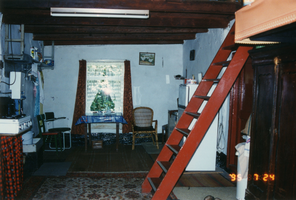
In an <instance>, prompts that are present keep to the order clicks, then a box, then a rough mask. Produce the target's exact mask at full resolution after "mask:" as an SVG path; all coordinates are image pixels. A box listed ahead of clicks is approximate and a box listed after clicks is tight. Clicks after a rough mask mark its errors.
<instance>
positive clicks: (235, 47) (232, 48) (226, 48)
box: [222, 44, 238, 51]
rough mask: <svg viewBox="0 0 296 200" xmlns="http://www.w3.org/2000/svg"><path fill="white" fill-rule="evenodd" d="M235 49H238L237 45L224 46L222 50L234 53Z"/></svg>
mask: <svg viewBox="0 0 296 200" xmlns="http://www.w3.org/2000/svg"><path fill="white" fill-rule="evenodd" d="M237 48H238V45H236V44H233V45H229V46H225V47H223V48H222V49H223V50H231V51H235V50H237Z"/></svg>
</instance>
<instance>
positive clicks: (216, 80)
mask: <svg viewBox="0 0 296 200" xmlns="http://www.w3.org/2000/svg"><path fill="white" fill-rule="evenodd" d="M202 81H211V82H214V83H218V82H219V81H220V79H203V80H202Z"/></svg>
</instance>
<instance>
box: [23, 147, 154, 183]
mask: <svg viewBox="0 0 296 200" xmlns="http://www.w3.org/2000/svg"><path fill="white" fill-rule="evenodd" d="M34 157H35V156H32V155H27V158H26V162H25V166H24V169H25V170H24V177H25V178H26V177H29V176H31V175H32V174H33V173H34V171H36V170H37V168H36V160H34ZM156 158H157V155H150V154H148V153H146V151H145V149H144V148H143V147H142V145H136V146H135V150H132V146H131V145H120V146H119V149H118V151H116V147H115V145H106V146H103V148H102V149H92V148H91V147H88V150H87V152H85V150H84V145H78V146H72V148H71V149H67V150H65V151H63V152H61V153H58V154H56V152H54V151H53V152H48V151H45V152H44V153H43V163H45V162H72V164H71V166H70V169H69V170H68V172H71V173H73V172H74V173H76V172H77V173H78V172H92V173H93V172H97V173H100V172H107V173H112V172H114V173H117V172H147V173H148V172H149V170H150V168H151V167H152V165H153V163H154V159H156ZM32 160H33V161H32Z"/></svg>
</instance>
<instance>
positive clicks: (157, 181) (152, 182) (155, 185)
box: [148, 177, 161, 192]
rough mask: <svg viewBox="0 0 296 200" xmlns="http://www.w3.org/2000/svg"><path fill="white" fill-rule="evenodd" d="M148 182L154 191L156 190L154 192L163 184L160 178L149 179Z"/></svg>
mask: <svg viewBox="0 0 296 200" xmlns="http://www.w3.org/2000/svg"><path fill="white" fill-rule="evenodd" d="M148 181H149V183H150V185H151V187H152V189H153V190H154V192H155V191H156V190H157V188H158V187H159V185H160V183H161V179H160V178H150V177H149V178H148Z"/></svg>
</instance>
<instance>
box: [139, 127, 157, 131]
mask: <svg viewBox="0 0 296 200" xmlns="http://www.w3.org/2000/svg"><path fill="white" fill-rule="evenodd" d="M134 130H135V131H155V129H154V128H153V126H149V127H139V126H134Z"/></svg>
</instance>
